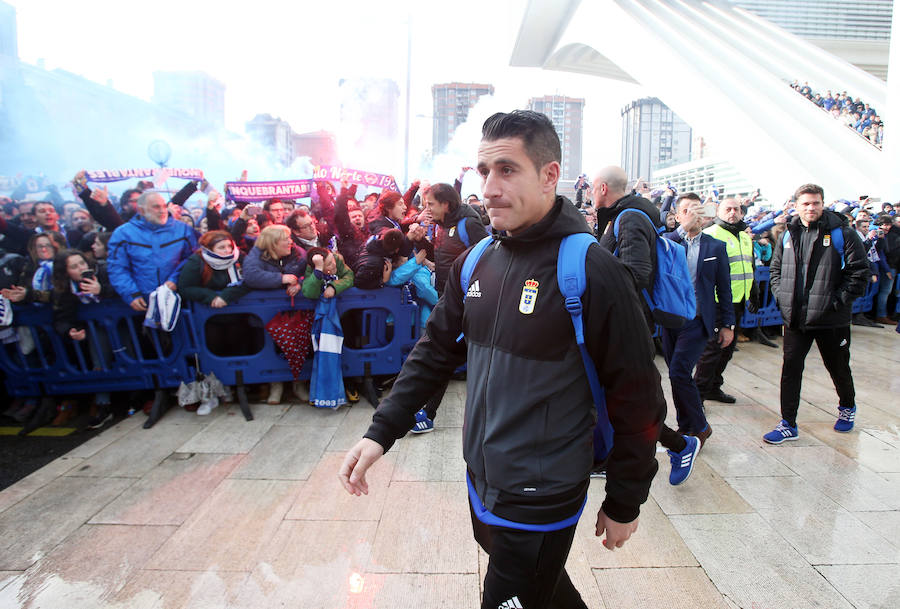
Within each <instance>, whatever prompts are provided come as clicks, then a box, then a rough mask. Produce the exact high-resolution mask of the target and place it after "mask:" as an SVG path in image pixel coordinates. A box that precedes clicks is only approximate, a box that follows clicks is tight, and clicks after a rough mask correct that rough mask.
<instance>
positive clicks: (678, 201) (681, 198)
mask: <svg viewBox="0 0 900 609" xmlns="http://www.w3.org/2000/svg"><path fill="white" fill-rule="evenodd" d="M685 199H690V200H691V201H701V202H702V199H701V198H700V195H698V194H697V193H696V192H683V193H681V194H680V195H678V198H677V199H675V206H674V207H673V209H674V210H675V211H678V210H679V209H681V202H682V201H684V200H685Z"/></svg>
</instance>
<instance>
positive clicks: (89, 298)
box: [69, 279, 100, 304]
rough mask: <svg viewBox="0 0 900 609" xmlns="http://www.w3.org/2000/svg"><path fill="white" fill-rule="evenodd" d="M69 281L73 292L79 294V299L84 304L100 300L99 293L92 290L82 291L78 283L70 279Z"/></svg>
mask: <svg viewBox="0 0 900 609" xmlns="http://www.w3.org/2000/svg"><path fill="white" fill-rule="evenodd" d="M69 283H70V284H71V285H72V293H73V294H75V295H76V296H78V300H80V301H81V302H82V303H83V304H91V303H92V302H100V297H99V296H98V295H97V294H91V293H90V292H81V291H79V290H78V284H77V283H75V282H74V281H72V280H71V279H70V280H69Z"/></svg>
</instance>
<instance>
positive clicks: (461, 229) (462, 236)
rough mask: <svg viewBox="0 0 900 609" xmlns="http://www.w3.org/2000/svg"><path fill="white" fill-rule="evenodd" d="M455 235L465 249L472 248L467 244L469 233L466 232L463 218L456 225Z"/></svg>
mask: <svg viewBox="0 0 900 609" xmlns="http://www.w3.org/2000/svg"><path fill="white" fill-rule="evenodd" d="M456 234H457V235H459V240H460V241H462V242H463V243H464V244H465V245H466V247H472V244H471V243H469V231H467V230H466V219H465V217H464V218H463V219H462V220H460V221H459V222H458V223H457V224H456Z"/></svg>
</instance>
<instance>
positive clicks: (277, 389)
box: [266, 383, 284, 406]
mask: <svg viewBox="0 0 900 609" xmlns="http://www.w3.org/2000/svg"><path fill="white" fill-rule="evenodd" d="M282 391H284V384H283V383H269V398H268V399H267V400H266V403H268V404H272V405H273V406H274V405H275V404H281V393H282Z"/></svg>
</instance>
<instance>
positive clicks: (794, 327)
mask: <svg viewBox="0 0 900 609" xmlns="http://www.w3.org/2000/svg"><path fill="white" fill-rule="evenodd" d="M795 197H796V199H797V203H796V209H797V217H795V218H794V219H793V220H791V222H790V223H789V224H788V226H787V236H786V237H785V238H784V239H780V240H779V241H778V243H776V244H775V252H774V254H773V255H772V264H771V266H770V267H769V268H770V272H771V280H770V285H771V286H772V294H773V295H774V296H775V299H776V300H777V301H778V307H779V308H780V309H781V314H782V316H783V317H784V365H783V367H782V369H781V418H782V419H783V420H782V422H781V423H780V424H779V425H778V426H777V427H776V428H775V429H774V430H773V431H770V432H769V433H767V434H765V435H764V436H763V439H764V440H765V441H766V442H769V443H770V444H780V443H781V442H784V441H785V440H796V439H797V437H798V432H797V409H798V408H799V405H800V384H801V381H802V380H803V367H804V362H805V360H806V355H807V354H808V353H809V350H810V348H811V347H812V343H813V341H815V343H816V345H817V346H818V347H819V353H820V354H821V355H822V360H823V362H824V363H825V368H827V369H828V373H829V374H830V375H831V379H832V380H833V381H834V388H835V389H836V390H837V394H838V397H839V399H840V404H839V407H838V412H839V418H838V420H837V422H836V423H835V427H834V428H835V431H841V432H848V431H850V430H851V429H853V423H854V418H855V414H856V402H855V398H856V394H855V392H854V388H853V376H852V375H851V373H850V319H851V312H852V309H853V301H854V300H856V299H857V298H858V297H860V296H862V295H863V292H864V291H865V289H866V281H867V280H868V275H869V267H868V263H867V260H866V253H865V250H864V249H863V245H862V241H861V240H860V238H859V235H858V234H856V231H855V230H853V229H852V228H851V227H850V224H849V222H848V221H847V219H846V218H844V217H843V216H841V215H840V214H836V213H834V212H832V211H828V210H825V209H824V202H823V200H824V193H823V191H822V188H821V187H819V186H816V185H815V184H805V185H803V186H801V187H800V188H799V189H798V190H797V193H796V195H795ZM837 228H839V229H840V231H841V233H842V235H843V238H844V255H843V257H842V256H841V255H840V253H839V252H838V248H837V247H836V246H835V243H834V238H833V237H832V232H833V231H834V229H837Z"/></svg>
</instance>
